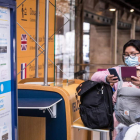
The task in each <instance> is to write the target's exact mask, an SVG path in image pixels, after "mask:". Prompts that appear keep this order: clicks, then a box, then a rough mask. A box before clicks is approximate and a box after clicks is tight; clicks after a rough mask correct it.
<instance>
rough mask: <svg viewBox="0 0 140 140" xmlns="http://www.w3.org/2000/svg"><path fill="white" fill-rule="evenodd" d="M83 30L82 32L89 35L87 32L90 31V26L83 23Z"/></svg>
mask: <svg viewBox="0 0 140 140" xmlns="http://www.w3.org/2000/svg"><path fill="white" fill-rule="evenodd" d="M83 30H84V33H89V30H90V24H89V23H86V22H84V24H83Z"/></svg>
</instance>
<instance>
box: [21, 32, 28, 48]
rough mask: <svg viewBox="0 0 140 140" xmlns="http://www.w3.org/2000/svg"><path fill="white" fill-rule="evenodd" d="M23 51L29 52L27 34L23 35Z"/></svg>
mask: <svg viewBox="0 0 140 140" xmlns="http://www.w3.org/2000/svg"><path fill="white" fill-rule="evenodd" d="M21 50H22V51H26V50H27V35H26V34H22V35H21Z"/></svg>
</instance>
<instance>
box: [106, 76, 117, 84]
mask: <svg viewBox="0 0 140 140" xmlns="http://www.w3.org/2000/svg"><path fill="white" fill-rule="evenodd" d="M117 79H118V77H114V75H108V76H107V77H106V81H107V82H109V83H117V82H118V80H117Z"/></svg>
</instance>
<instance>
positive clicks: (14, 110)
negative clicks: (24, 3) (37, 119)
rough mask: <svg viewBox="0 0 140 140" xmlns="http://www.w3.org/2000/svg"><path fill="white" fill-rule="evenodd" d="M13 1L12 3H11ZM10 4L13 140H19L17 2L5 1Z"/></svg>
mask: <svg viewBox="0 0 140 140" xmlns="http://www.w3.org/2000/svg"><path fill="white" fill-rule="evenodd" d="M10 1H11V2H10ZM5 2H9V3H8V4H10V5H8V6H6V5H5V6H6V7H8V8H10V22H11V27H10V30H11V50H10V51H11V100H12V101H11V108H12V110H11V111H12V140H17V139H18V134H17V131H18V130H17V76H16V75H17V67H16V64H17V59H16V57H17V56H16V2H15V1H13V0H5ZM14 42H15V44H14Z"/></svg>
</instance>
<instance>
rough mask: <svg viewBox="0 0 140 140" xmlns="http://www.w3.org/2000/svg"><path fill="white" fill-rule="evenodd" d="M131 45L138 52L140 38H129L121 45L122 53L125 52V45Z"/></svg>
mask: <svg viewBox="0 0 140 140" xmlns="http://www.w3.org/2000/svg"><path fill="white" fill-rule="evenodd" d="M129 46H133V47H134V48H135V49H136V50H137V51H139V52H140V40H130V41H128V42H127V43H126V44H125V45H124V46H123V53H125V50H126V48H127V47H129Z"/></svg>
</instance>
